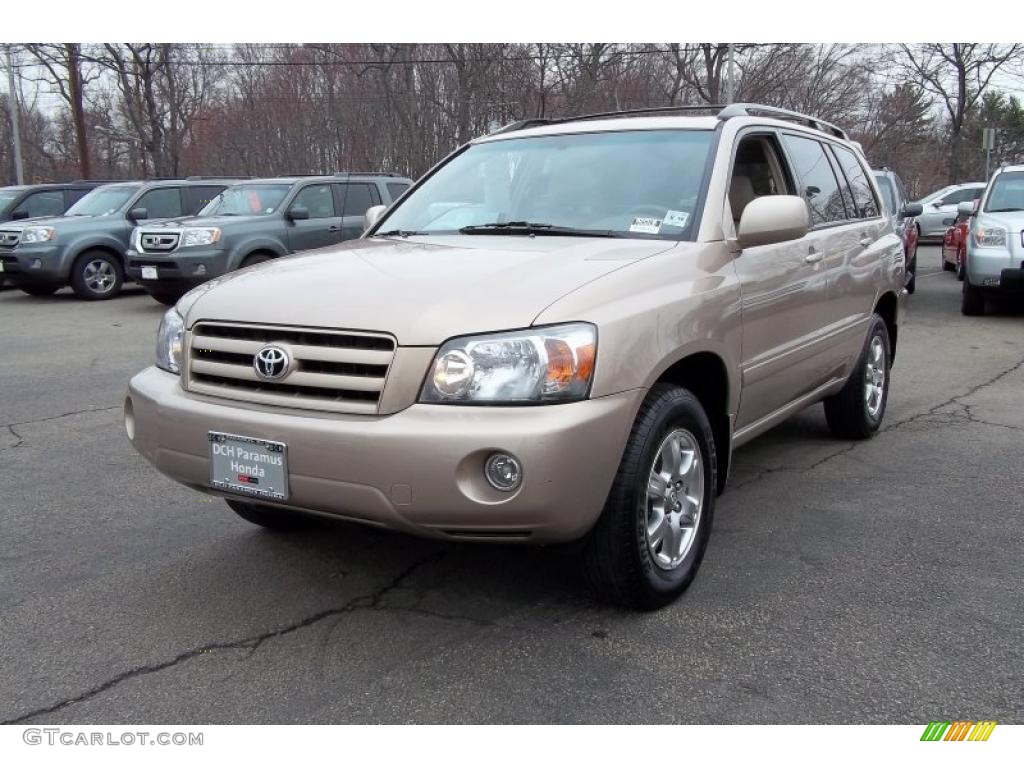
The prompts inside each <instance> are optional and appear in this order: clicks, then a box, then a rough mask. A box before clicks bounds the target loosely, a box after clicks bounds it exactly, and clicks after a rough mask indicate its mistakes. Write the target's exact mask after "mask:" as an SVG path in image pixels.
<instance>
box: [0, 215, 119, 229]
mask: <svg viewBox="0 0 1024 768" xmlns="http://www.w3.org/2000/svg"><path fill="white" fill-rule="evenodd" d="M110 221H115V222H116V221H118V215H117V214H111V215H110V216H40V217H38V218H35V219H18V220H17V221H7V222H4V224H3V225H2V226H3V228H4V229H7V230H17V231H19V232H20V231H21V230H23V229H26V228H27V227H53V228H54V229H55V230H57V231H58V232H60V233H75V232H88V231H93V230H95V229H98V228H99V229H102V228H103V223H102V222H110Z"/></svg>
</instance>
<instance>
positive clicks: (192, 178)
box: [185, 175, 252, 181]
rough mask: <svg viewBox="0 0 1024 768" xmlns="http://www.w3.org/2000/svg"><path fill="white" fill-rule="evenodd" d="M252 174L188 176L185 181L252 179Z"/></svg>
mask: <svg viewBox="0 0 1024 768" xmlns="http://www.w3.org/2000/svg"><path fill="white" fill-rule="evenodd" d="M251 178H252V176H221V175H217V176H186V177H185V181H207V180H214V179H251Z"/></svg>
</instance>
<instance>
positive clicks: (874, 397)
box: [825, 315, 891, 440]
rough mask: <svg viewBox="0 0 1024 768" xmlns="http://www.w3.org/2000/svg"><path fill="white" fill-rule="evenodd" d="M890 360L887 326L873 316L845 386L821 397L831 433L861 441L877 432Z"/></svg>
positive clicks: (883, 409)
mask: <svg viewBox="0 0 1024 768" xmlns="http://www.w3.org/2000/svg"><path fill="white" fill-rule="evenodd" d="M890 360H891V354H890V347H889V329H888V328H887V327H886V325H885V321H884V320H883V319H882V318H881V317H879V316H878V315H874V316H873V317H872V318H871V325H870V327H869V328H868V337H867V341H866V342H865V344H864V348H863V349H862V350H861V353H860V356H859V357H858V358H857V362H856V363H855V364H854V366H853V372H852V373H851V374H850V378H849V379H848V380H847V382H846V385H845V386H844V387H843V388H842V389H841V390H839V392H838V393H836V394H835V395H832V396H831V397H828V398H826V399H825V419H826V421H828V427H829V429H830V430H832V434H833V435H835V436H836V437H839V438H843V439H847V440H863V439H865V438H868V437H871V436H872V435H873V434H874V433H875V432H877V431H878V427H879V425H881V423H882V417H883V416H884V415H885V405H886V403H887V402H888V400H889V364H890Z"/></svg>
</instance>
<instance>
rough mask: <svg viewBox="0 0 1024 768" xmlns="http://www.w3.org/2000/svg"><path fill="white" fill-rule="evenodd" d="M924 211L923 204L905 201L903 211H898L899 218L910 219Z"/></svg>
mask: <svg viewBox="0 0 1024 768" xmlns="http://www.w3.org/2000/svg"><path fill="white" fill-rule="evenodd" d="M922 213H924V206H923V205H921V204H920V203H907V204H906V205H904V206H903V211H902V212H901V213H900V218H901V219H912V218H914V217H915V216H920V215H921V214H922Z"/></svg>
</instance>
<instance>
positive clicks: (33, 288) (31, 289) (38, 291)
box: [18, 283, 60, 296]
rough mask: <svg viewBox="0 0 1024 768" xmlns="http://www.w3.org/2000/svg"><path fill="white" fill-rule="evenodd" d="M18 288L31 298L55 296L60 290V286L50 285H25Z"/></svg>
mask: <svg viewBox="0 0 1024 768" xmlns="http://www.w3.org/2000/svg"><path fill="white" fill-rule="evenodd" d="M18 287H19V288H20V289H21V290H22V291H24V292H25V293H27V294H28V295H29V296H53V294H55V293H56V292H57V290H58V289H59V288H60V286H59V285H52V284H49V283H35V284H33V283H25V284H23V285H19V286H18Z"/></svg>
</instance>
